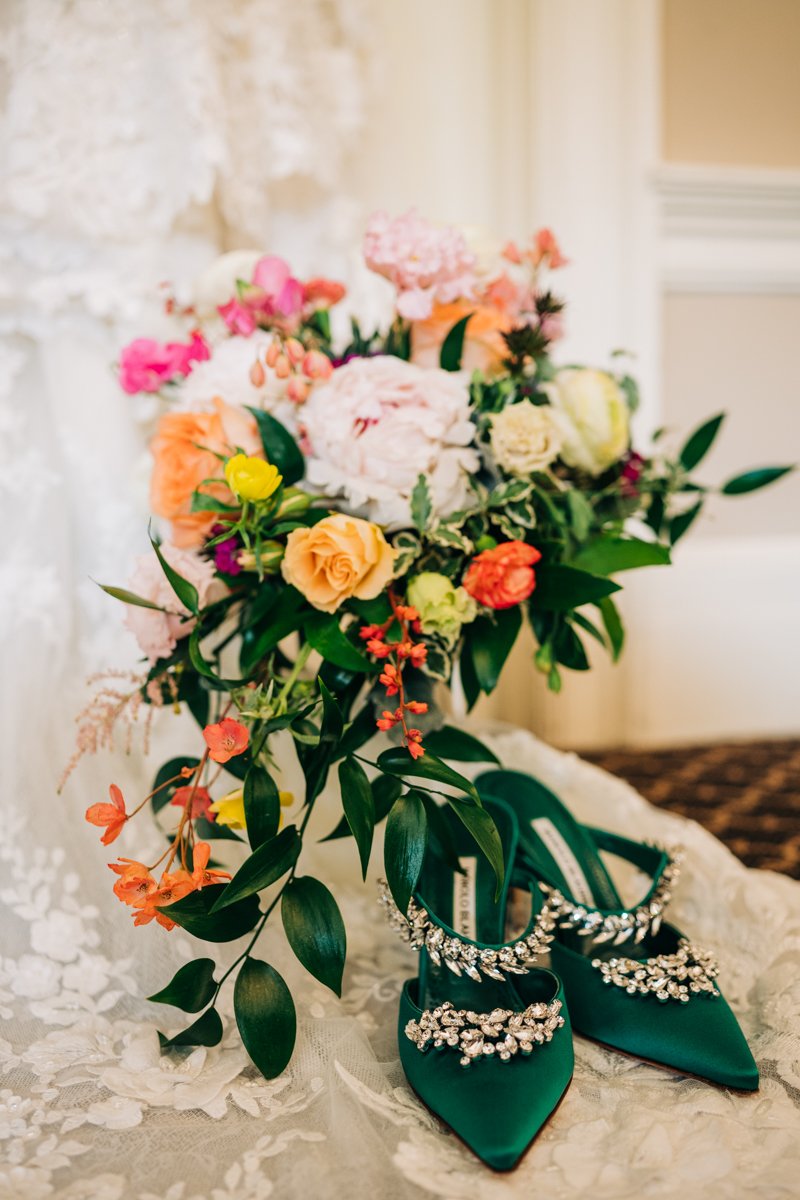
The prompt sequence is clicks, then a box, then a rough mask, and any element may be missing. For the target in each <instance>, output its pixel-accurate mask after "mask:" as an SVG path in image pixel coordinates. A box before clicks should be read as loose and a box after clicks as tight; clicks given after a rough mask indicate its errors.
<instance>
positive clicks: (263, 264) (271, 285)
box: [248, 254, 303, 318]
mask: <svg viewBox="0 0 800 1200" xmlns="http://www.w3.org/2000/svg"><path fill="white" fill-rule="evenodd" d="M256 289H258V290H259V291H260V292H261V295H260V296H258V295H256V294H255V290H256ZM253 293H254V294H253V296H252V298H250V297H248V298H249V301H250V303H251V304H252V305H253V306H254V307H257V308H260V309H261V310H262V311H263V312H265V313H266V314H267V315H268V316H277V317H288V318H291V317H296V316H298V315H299V314H300V311H301V309H302V307H303V285H302V283H301V282H300V280H299V279H295V278H294V276H293V275H292V273H291V271H290V270H289V264H288V263H287V262H285V261H284V259H282V258H277V257H276V256H275V255H274V254H267V255H265V256H264V258H260V259H259V260H258V262H257V263H256V265H255V269H254V271H253Z"/></svg>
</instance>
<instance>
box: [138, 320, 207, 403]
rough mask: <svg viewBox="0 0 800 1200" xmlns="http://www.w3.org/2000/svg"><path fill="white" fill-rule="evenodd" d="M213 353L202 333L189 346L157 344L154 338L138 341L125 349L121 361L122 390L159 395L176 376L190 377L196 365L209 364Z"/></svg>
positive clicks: (197, 334)
mask: <svg viewBox="0 0 800 1200" xmlns="http://www.w3.org/2000/svg"><path fill="white" fill-rule="evenodd" d="M210 357H211V351H210V349H209V346H208V343H207V342H206V340H205V338H204V337H203V336H202V334H200V333H197V332H195V333H193V334H192V335H191V338H190V340H189V342H188V343H184V342H167V343H166V344H163V343H162V342H155V341H153V339H152V338H136V340H135V341H133V342H131V343H130V344H129V345H128V346H126V347H125V348H124V350H123V351H122V353H121V354H120V358H119V382H120V386H121V387H122V390H123V391H124V392H128V394H129V395H134V394H135V393H136V392H157V391H158V390H159V388H161V387H162V386H163V385H164V384H165V383H169V381H170V380H171V379H174V378H175V376H176V375H188V374H189V372H190V371H191V369H192V363H195V362H205V360H206V359H208V358H210Z"/></svg>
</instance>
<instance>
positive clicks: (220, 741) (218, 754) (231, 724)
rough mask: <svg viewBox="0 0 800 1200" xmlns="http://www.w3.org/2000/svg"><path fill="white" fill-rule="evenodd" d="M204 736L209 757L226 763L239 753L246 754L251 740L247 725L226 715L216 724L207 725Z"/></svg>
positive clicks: (217, 761)
mask: <svg viewBox="0 0 800 1200" xmlns="http://www.w3.org/2000/svg"><path fill="white" fill-rule="evenodd" d="M203 737H204V738H205V740H206V745H207V746H208V753H209V757H210V758H213V760H214V762H216V763H226V762H227V761H228V759H231V758H235V757H236V755H237V754H244V752H245V750H246V749H247V746H248V743H249V741H250V734H249V733H248V732H247V729H246V727H245V726H244V725H242V724H240V723H239V721H234V720H233V718H232V717H224V718H223V719H222V720H221V721H218V722H217V724H216V725H206V727H205V729H204V730H203Z"/></svg>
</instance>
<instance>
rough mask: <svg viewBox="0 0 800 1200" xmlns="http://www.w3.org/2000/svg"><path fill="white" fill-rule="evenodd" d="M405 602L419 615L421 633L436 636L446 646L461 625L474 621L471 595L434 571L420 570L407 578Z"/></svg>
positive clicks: (476, 607)
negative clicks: (420, 571) (444, 642)
mask: <svg viewBox="0 0 800 1200" xmlns="http://www.w3.org/2000/svg"><path fill="white" fill-rule="evenodd" d="M406 600H407V602H408V603H409V604H410V605H412V606H413V607H414V608H415V609H416V610H417V612H418V613H419V620H420V625H421V626H422V632H423V633H433V634H438V636H439V637H441V638H443V639H444V640H445V641H446V642H448V643H449V644H450V645H452V644H453V643H454V642H455V640H456V638H457V637H458V635H459V634H460V632H461V626H462V625H467V624H468V623H469V622H470V621H474V620H475V617H476V616H477V613H478V606H477V604H476V603H475V601H474V600H473V598H472V596H470V594H469V593H468V592H466V591H465V590H464V588H463V587H459V586H458V585H457V584H454V583H453V581H452V579H448V578H447V576H446V575H440V574H439V573H438V572H437V571H423V572H422V574H420V575H415V576H414V577H413V578H412V579H410V580H409V581H408V590H407V592H406Z"/></svg>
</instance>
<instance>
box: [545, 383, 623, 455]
mask: <svg viewBox="0 0 800 1200" xmlns="http://www.w3.org/2000/svg"><path fill="white" fill-rule="evenodd" d="M543 390H544V391H546V392H547V394H548V396H549V399H550V402H551V404H552V405H553V407H554V408H555V410H556V413H557V414H558V417H559V421H560V426H561V437H562V442H563V445H562V447H561V458H562V460H563V461H564V462H565V463H566V464H567V466H568V467H576V468H578V469H579V470H581V471H587V472H588V473H589V474H590V475H601V474H602V473H603V471H606V470H608V468H609V467H610V466H611V465H612V463H615V462H617V460H618V459H620V458H621V457H622V455H623V454H624V453H625V451H626V450H627V449H628V444H629V442H630V412H629V409H628V404H627V401H626V399H625V393H624V392H623V391H622V388H621V387H620V386H619V384H618V383H617V381H616V380H615V379H614V378H613V376H611V375H609V374H608V373H607V372H606V371H595V370H590V369H589V368H588V367H586V368H580V369H578V368H570V369H568V370H564V371H559V372H558V374H557V375H556V377H555V380H554V381H553V383H551V384H547V385H545V387H544V389H543Z"/></svg>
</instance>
